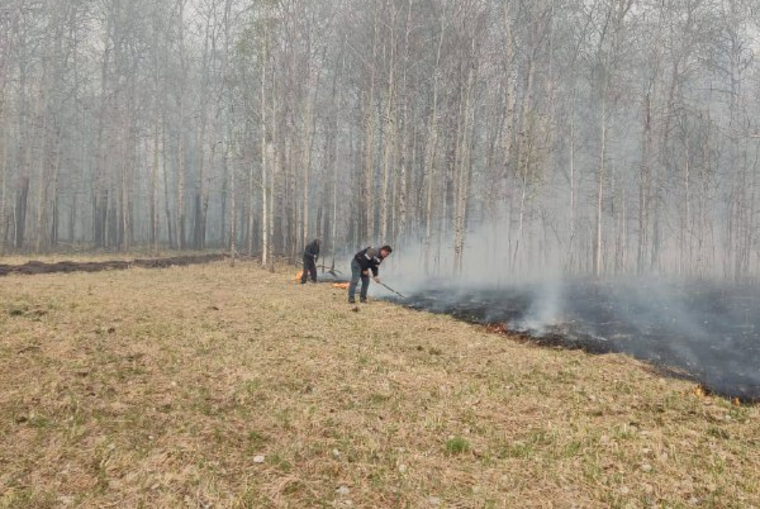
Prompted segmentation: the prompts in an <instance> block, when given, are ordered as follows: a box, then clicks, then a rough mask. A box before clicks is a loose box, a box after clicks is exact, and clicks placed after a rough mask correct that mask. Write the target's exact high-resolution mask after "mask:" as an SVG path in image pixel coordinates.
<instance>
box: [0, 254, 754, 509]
mask: <svg viewBox="0 0 760 509" xmlns="http://www.w3.org/2000/svg"><path fill="white" fill-rule="evenodd" d="M292 273H293V270H292V269H288V270H287V271H283V273H281V274H270V273H268V272H263V271H261V270H259V269H257V268H255V267H254V266H253V265H252V264H246V263H241V264H238V265H237V267H235V268H234V269H233V268H230V267H229V266H228V265H227V264H215V265H210V266H195V267H188V268H172V269H167V270H139V269H135V270H130V271H124V272H108V273H99V274H72V275H53V276H36V277H31V278H29V277H15V276H14V277H9V278H6V279H4V280H3V281H2V286H1V287H0V359H2V365H0V386H1V387H2V391H0V507H14V508H15V507H63V506H71V507H86V508H90V507H92V508H95V507H161V508H173V507H216V508H225V507H234V508H241V507H251V508H253V507H256V508H258V507H273V508H274V507H277V508H280V507H283V508H284V507H293V508H301V507H351V506H353V507H372V508H386V507H387V508H395V507H398V508H405V507H409V508H417V507H421V508H424V507H448V508H489V507H492V508H497V507H560V508H562V507H567V508H570V507H621V508H623V507H632V508H633V507H649V506H656V507H735V508H745V507H758V506H760V488H759V486H758V484H759V480H760V432H759V431H758V430H759V429H760V415H759V412H758V409H757V408H747V407H735V406H732V405H731V403H730V402H728V401H724V400H720V399H713V398H709V397H704V396H702V395H699V394H697V393H696V392H695V391H694V390H693V386H691V385H689V384H687V383H684V382H678V381H674V380H666V379H662V378H660V377H657V376H655V375H653V374H651V373H649V372H648V371H647V370H645V369H642V366H640V365H639V364H638V363H636V362H634V361H632V360H630V359H627V358H624V357H618V356H606V357H593V356H588V355H585V354H583V353H578V352H564V351H552V350H544V349H540V348H534V347H531V346H529V345H520V344H517V343H513V342H510V341H509V340H507V339H505V338H504V337H502V336H498V335H490V334H487V333H485V332H483V331H482V329H480V328H477V327H473V326H469V325H466V324H463V323H459V322H456V321H454V320H451V319H448V318H446V317H440V316H431V315H426V314H422V313H415V312H411V311H407V310H404V309H401V308H398V307H393V306H390V305H386V304H382V303H373V304H371V305H370V306H369V307H364V308H362V309H361V311H360V312H358V313H355V312H353V311H352V308H351V307H349V306H347V305H346V304H344V300H345V295H344V292H343V291H341V290H337V289H333V288H331V287H330V285H323V286H307V287H298V286H295V285H294V284H293V283H292Z"/></svg>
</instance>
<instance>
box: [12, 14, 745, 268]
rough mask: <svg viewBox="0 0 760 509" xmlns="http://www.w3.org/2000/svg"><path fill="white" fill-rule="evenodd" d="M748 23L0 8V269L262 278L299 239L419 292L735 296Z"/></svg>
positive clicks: (672, 17) (724, 18)
mask: <svg viewBox="0 0 760 509" xmlns="http://www.w3.org/2000/svg"><path fill="white" fill-rule="evenodd" d="M759 22H760V5H759V4H758V2H757V1H756V0H754V1H752V0H733V1H728V0H673V1H668V2H662V1H654V0H563V1H557V2H543V1H535V0H512V1H504V0H319V1H316V0H261V1H256V2H253V1H251V0H165V1H161V2H155V1H153V0H97V1H95V0H0V241H1V242H2V248H3V251H4V252H5V253H9V252H14V251H23V252H29V251H33V252H50V251H61V250H66V249H71V248H72V247H77V248H82V247H85V248H92V249H110V250H123V251H127V250H130V249H134V248H137V247H147V246H152V247H153V248H154V249H159V248H162V249H164V248H173V249H203V248H210V247H215V248H218V247H224V248H225V249H230V248H233V249H237V250H238V251H241V252H250V253H251V254H255V255H257V254H261V255H263V258H264V263H265V264H268V263H270V262H271V260H272V257H273V256H280V255H285V256H292V257H297V256H298V253H299V251H300V249H302V247H303V245H304V242H305V241H306V240H307V239H310V238H312V237H315V236H320V237H322V238H323V239H324V240H325V246H326V249H327V250H328V251H330V252H336V251H337V252H350V251H352V250H354V249H356V248H359V247H361V246H363V245H368V244H370V243H375V242H381V241H385V242H392V243H400V244H401V245H402V246H403V247H404V251H405V252H406V253H407V254H406V256H407V258H414V260H415V263H418V264H419V267H420V269H421V270H422V269H424V271H425V272H426V273H428V274H433V273H450V272H456V271H467V270H474V269H475V268H477V267H481V266H483V265H489V264H498V265H499V266H500V267H503V268H504V269H505V270H509V271H527V270H535V269H539V268H541V267H547V266H551V267H553V268H557V269H560V270H563V271H566V272H572V273H590V274H598V275H602V274H623V273H645V272H653V271H654V272H669V273H674V274H680V275H688V276H707V275H711V276H720V277H725V278H729V279H737V280H741V279H745V278H748V277H750V276H757V275H758V273H759V272H760V195H759V194H758V193H760V126H758V121H757V119H758V118H760V72H759V71H760V65H759V64H758V61H757V55H756V53H757V50H758V44H759V43H758V33H759V32H758V30H759V29H758V26H759V25H758V23H759ZM233 240H234V242H232V241H233ZM410 253H413V254H410Z"/></svg>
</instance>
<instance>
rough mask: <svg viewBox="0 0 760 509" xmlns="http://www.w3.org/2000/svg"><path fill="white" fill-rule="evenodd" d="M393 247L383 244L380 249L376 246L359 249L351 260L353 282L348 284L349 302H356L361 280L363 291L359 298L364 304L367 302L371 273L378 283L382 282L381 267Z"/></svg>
mask: <svg viewBox="0 0 760 509" xmlns="http://www.w3.org/2000/svg"><path fill="white" fill-rule="evenodd" d="M392 252H393V249H392V248H391V246H383V247H381V248H380V249H377V248H374V247H368V248H367V249H364V250H362V251H359V252H358V253H356V255H355V256H354V259H353V260H351V284H350V285H349V286H348V302H349V304H354V303H356V287H357V286H358V285H359V280H361V282H362V289H361V293H360V294H359V299H360V300H361V302H362V304H364V303H366V302H367V290H369V274H370V272H371V273H372V277H373V278H374V279H375V282H376V283H379V282H380V277H379V267H380V264H381V263H383V260H385V259H386V258H388V257H389V256H390V255H391V253H392Z"/></svg>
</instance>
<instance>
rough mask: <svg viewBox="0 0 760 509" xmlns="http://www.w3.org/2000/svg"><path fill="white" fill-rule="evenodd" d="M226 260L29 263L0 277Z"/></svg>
mask: <svg viewBox="0 0 760 509" xmlns="http://www.w3.org/2000/svg"><path fill="white" fill-rule="evenodd" d="M225 258H227V255H225V254H206V255H194V256H175V257H172V258H147V259H136V260H132V261H124V260H112V261H104V262H73V261H63V262H57V263H44V262H38V261H31V262H28V263H25V264H23V265H0V276H7V275H9V274H22V275H26V276H33V275H38V274H57V273H70V272H102V271H106V270H126V269H129V268H131V267H140V268H145V269H163V268H167V267H177V266H181V267H183V266H188V265H199V264H204V263H214V262H218V261H222V260H224V259H225Z"/></svg>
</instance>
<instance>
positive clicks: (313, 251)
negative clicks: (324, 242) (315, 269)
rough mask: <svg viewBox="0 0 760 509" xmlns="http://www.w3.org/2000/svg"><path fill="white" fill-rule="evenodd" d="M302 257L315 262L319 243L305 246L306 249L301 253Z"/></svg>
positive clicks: (315, 242)
mask: <svg viewBox="0 0 760 509" xmlns="http://www.w3.org/2000/svg"><path fill="white" fill-rule="evenodd" d="M303 257H304V258H311V259H313V260H315V261H316V260H317V258H319V242H317V241H316V240H315V241H314V242H312V243H311V244H309V245H308V246H306V249H304V251H303Z"/></svg>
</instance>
